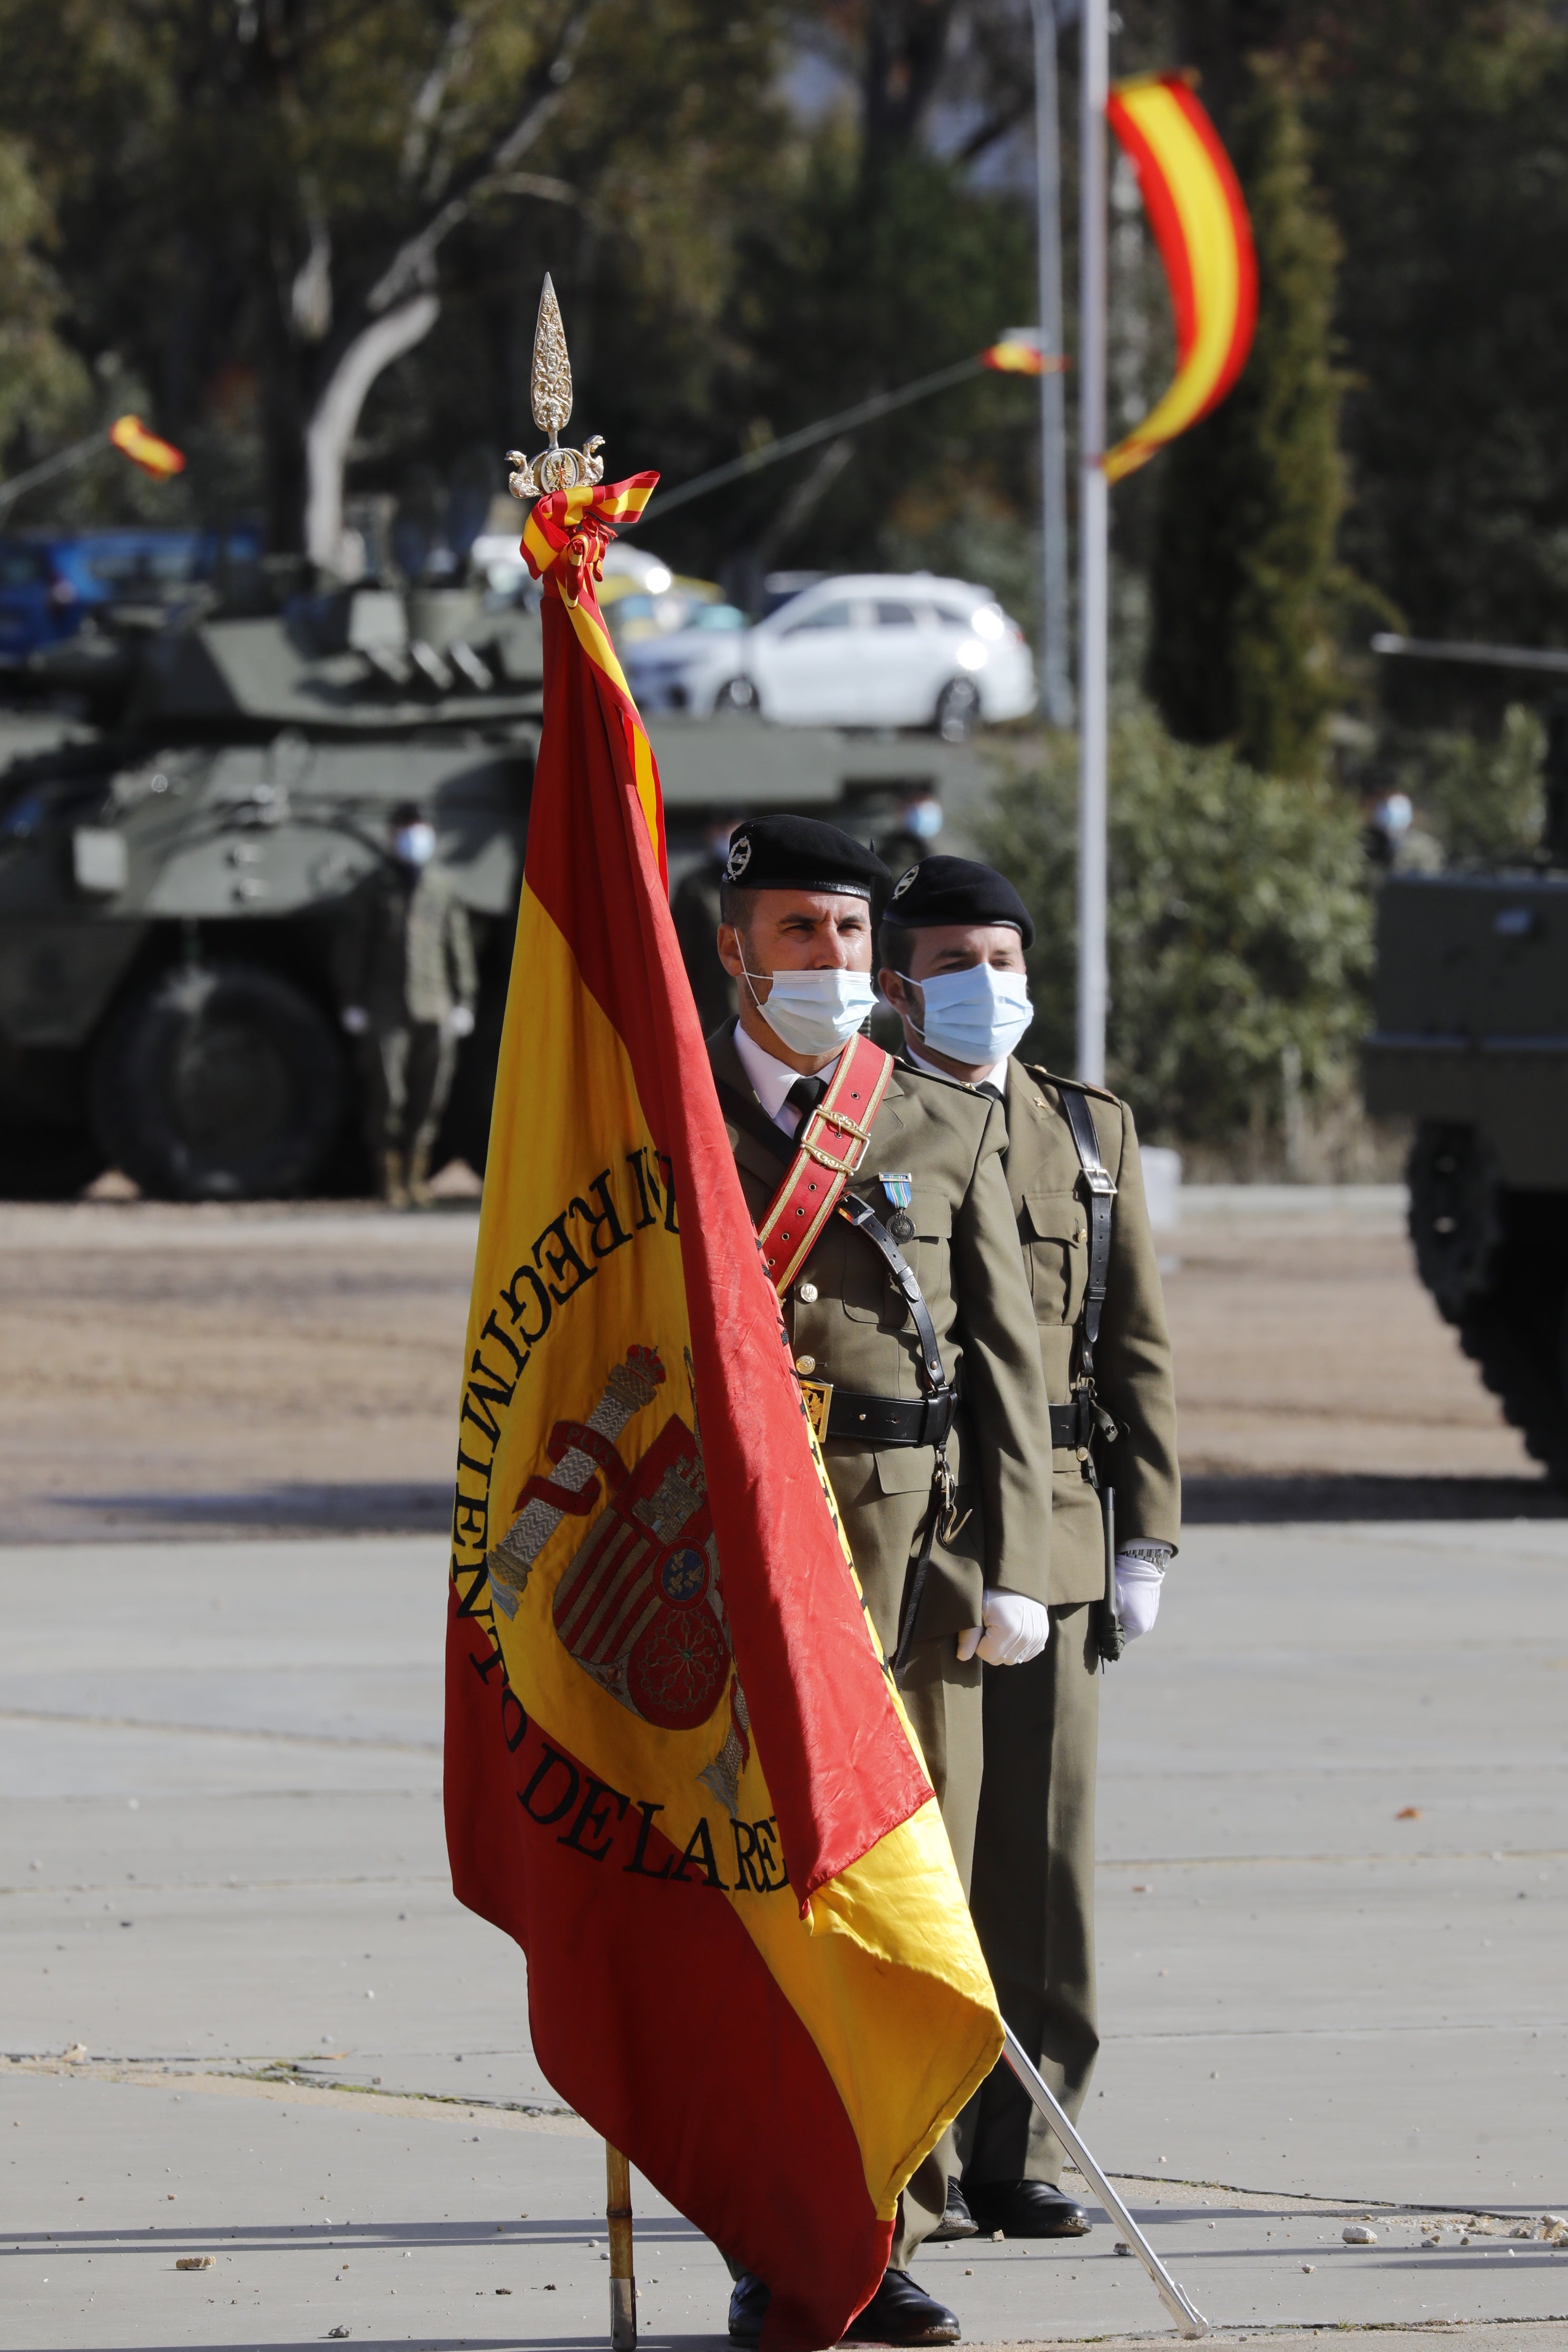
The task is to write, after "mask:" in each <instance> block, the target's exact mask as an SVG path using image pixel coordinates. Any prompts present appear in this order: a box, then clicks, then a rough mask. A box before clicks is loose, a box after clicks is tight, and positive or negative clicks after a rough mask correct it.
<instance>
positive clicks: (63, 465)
mask: <svg viewBox="0 0 1568 2352" xmlns="http://www.w3.org/2000/svg"><path fill="white" fill-rule="evenodd" d="M108 446H109V427H108V425H104V426H103V427H102V428H101V430H100V431H99V432H97V433H89V435H88V436H87V438H86V440H85V441H73V442H72V443H71V445H70V446H69V448H68V449H57V450H56V452H55V454H54V456H53V457H46V458H44V459H43V460H42V462H41V463H40V464H38V465H37V466H29V467H28V468H27V470H26V473H25V474H13V475H12V477H11V478H10V480H9V481H8V482H0V510H3V509H5V508H7V507H10V506H11V505H13V504H14V503H15V501H16V499H19V498H20V497H21V496H22V494H23V492H24V491H26V490H32V489H36V488H37V486H38V484H39V483H40V482H51V481H53V479H54V478H55V476H56V475H57V474H68V473H69V472H70V470H71V468H72V467H73V466H80V465H84V464H85V463H86V461H87V459H88V458H89V457H96V456H97V455H98V452H99V451H100V449H107V448H108Z"/></svg>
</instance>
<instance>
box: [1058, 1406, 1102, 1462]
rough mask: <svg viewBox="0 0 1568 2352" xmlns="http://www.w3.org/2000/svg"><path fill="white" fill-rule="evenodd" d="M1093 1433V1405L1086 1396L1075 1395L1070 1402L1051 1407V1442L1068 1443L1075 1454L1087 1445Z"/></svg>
mask: <svg viewBox="0 0 1568 2352" xmlns="http://www.w3.org/2000/svg"><path fill="white" fill-rule="evenodd" d="M1093 1434H1094V1407H1093V1405H1092V1404H1091V1403H1090V1402H1089V1399H1088V1398H1087V1397H1075V1398H1074V1399H1073V1401H1072V1402H1071V1403H1070V1404H1054V1405H1052V1407H1051V1444H1052V1445H1053V1446H1057V1445H1070V1446H1071V1447H1072V1449H1073V1451H1074V1453H1075V1454H1076V1453H1077V1451H1078V1449H1079V1446H1080V1445H1087V1444H1089V1439H1090V1438H1091V1437H1092V1436H1093Z"/></svg>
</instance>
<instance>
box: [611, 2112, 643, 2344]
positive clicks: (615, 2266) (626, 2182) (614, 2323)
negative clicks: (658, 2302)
mask: <svg viewBox="0 0 1568 2352" xmlns="http://www.w3.org/2000/svg"><path fill="white" fill-rule="evenodd" d="M605 2221H606V2223H607V2224H608V2227H609V2238H610V2352H635V2347H636V2344H637V2280H636V2278H635V2277H634V2276H633V2273H632V2168H631V2166H630V2164H629V2163H628V2162H627V2160H626V2158H625V2157H624V2156H623V2155H622V2154H621V2152H620V2149H619V2148H618V2147H611V2146H610V2143H609V2141H608V2140H606V2141H605Z"/></svg>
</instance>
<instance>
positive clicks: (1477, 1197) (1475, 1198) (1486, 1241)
mask: <svg viewBox="0 0 1568 2352" xmlns="http://www.w3.org/2000/svg"><path fill="white" fill-rule="evenodd" d="M1405 1175H1406V1178H1407V1180H1408V1181H1409V1185H1410V1238H1411V1240H1412V1242H1413V1243H1414V1244H1415V1264H1416V1268H1417V1270H1418V1272H1419V1274H1420V1276H1421V1279H1422V1281H1423V1282H1424V1283H1425V1284H1426V1287H1427V1289H1428V1290H1429V1291H1430V1292H1431V1294H1432V1296H1433V1297H1434V1298H1435V1299H1436V1302H1437V1307H1438V1310H1439V1312H1440V1313H1441V1314H1442V1315H1443V1317H1444V1318H1445V1319H1446V1320H1447V1322H1449V1323H1458V1322H1459V1321H1460V1320H1461V1319H1462V1318H1463V1316H1464V1314H1465V1310H1466V1309H1467V1307H1472V1306H1474V1305H1476V1304H1477V1303H1478V1302H1479V1300H1480V1299H1482V1298H1483V1297H1486V1295H1487V1294H1488V1292H1489V1289H1490V1287H1491V1280H1492V1274H1493V1269H1494V1265H1495V1262H1496V1259H1497V1255H1498V1251H1499V1249H1500V1247H1501V1244H1502V1239H1503V1214H1502V1193H1501V1188H1500V1184H1499V1181H1498V1176H1497V1168H1496V1163H1495V1162H1494V1160H1493V1159H1492V1156H1491V1153H1490V1152H1489V1150H1488V1149H1487V1147H1486V1145H1485V1144H1484V1143H1483V1142H1482V1140H1481V1139H1480V1137H1479V1135H1478V1134H1477V1133H1476V1131H1475V1129H1474V1128H1470V1127H1447V1126H1436V1125H1432V1126H1423V1127H1420V1128H1418V1129H1416V1132H1415V1142H1414V1143H1413V1144H1412V1145H1411V1147H1410V1160H1409V1163H1408V1166H1407V1167H1406V1170H1405Z"/></svg>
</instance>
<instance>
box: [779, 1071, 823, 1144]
mask: <svg viewBox="0 0 1568 2352" xmlns="http://www.w3.org/2000/svg"><path fill="white" fill-rule="evenodd" d="M826 1092H827V1080H826V1078H796V1080H795V1084H794V1086H793V1087H791V1088H790V1090H789V1092H788V1094H787V1095H785V1097H784V1100H785V1102H787V1103H789V1104H791V1105H792V1106H793V1107H794V1108H795V1109H796V1110H797V1111H799V1113H800V1117H799V1118H797V1119H796V1121H795V1133H796V1134H797V1135H798V1134H799V1133H800V1130H801V1129H802V1128H803V1127H804V1126H805V1122H806V1120H807V1119H808V1118H810V1117H811V1114H812V1112H813V1111H814V1110H815V1109H816V1106H817V1104H818V1103H819V1102H820V1101H821V1100H822V1097H823V1096H824V1095H825V1094H826Z"/></svg>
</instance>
